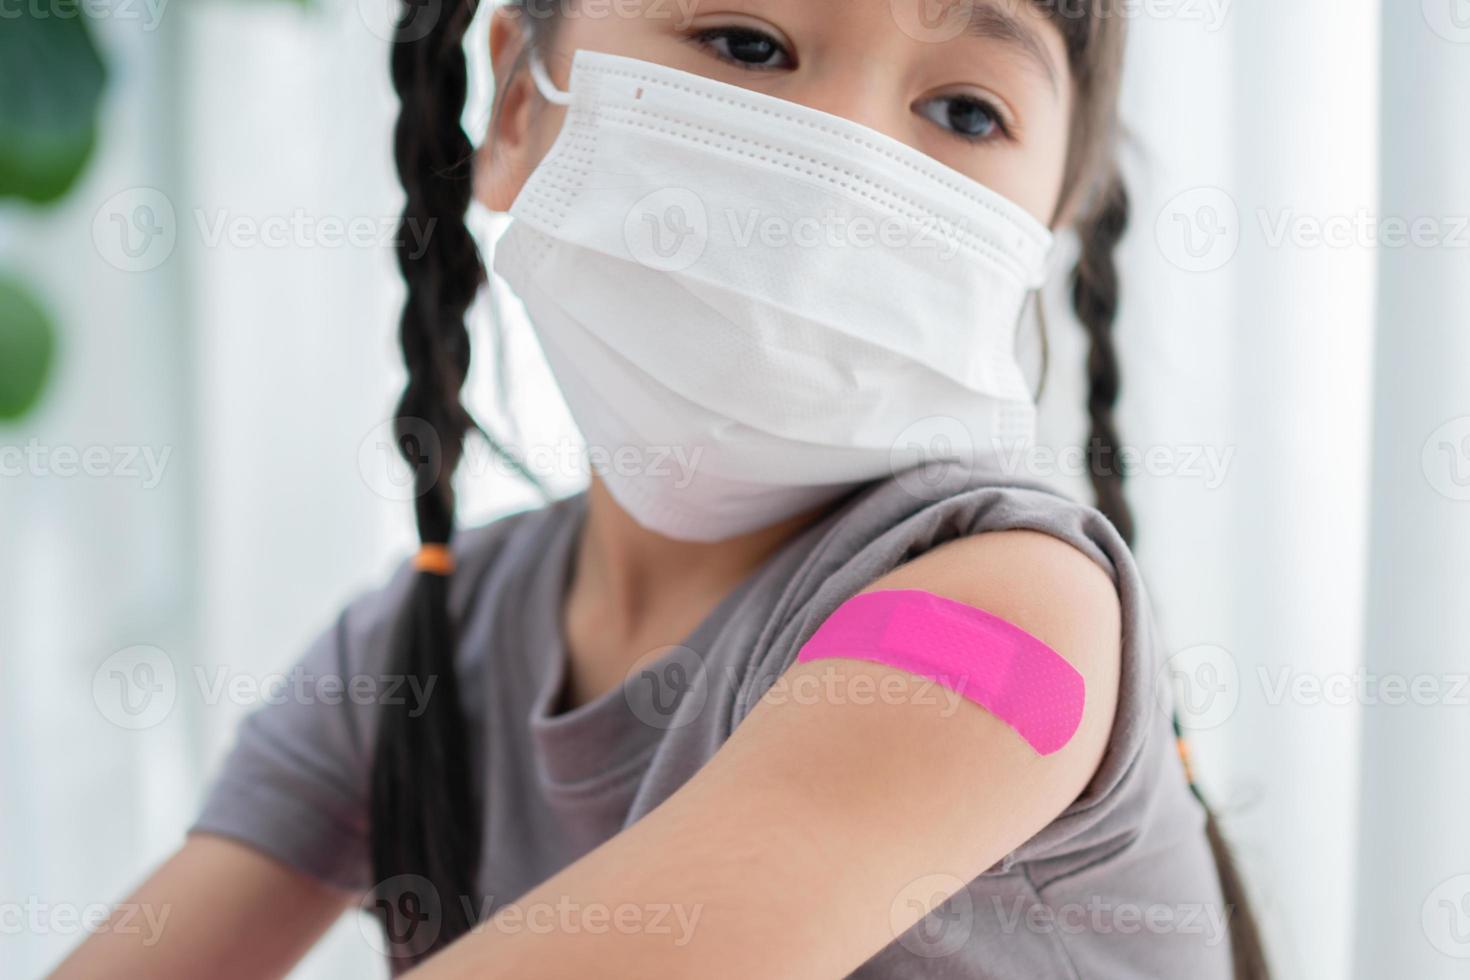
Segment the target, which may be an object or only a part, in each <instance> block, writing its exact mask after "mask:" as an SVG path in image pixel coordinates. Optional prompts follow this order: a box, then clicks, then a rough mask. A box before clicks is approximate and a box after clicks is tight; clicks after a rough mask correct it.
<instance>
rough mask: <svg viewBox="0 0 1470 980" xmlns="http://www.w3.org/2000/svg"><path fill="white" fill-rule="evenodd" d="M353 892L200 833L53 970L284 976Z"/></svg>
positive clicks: (179, 978) (80, 976)
mask: <svg viewBox="0 0 1470 980" xmlns="http://www.w3.org/2000/svg"><path fill="white" fill-rule="evenodd" d="M351 900H352V897H351V896H350V895H347V894H345V893H343V892H340V891H337V890H335V889H332V888H329V887H328V886H326V885H323V884H321V883H319V882H317V881H316V880H314V879H312V878H308V877H306V876H305V875H302V874H300V873H299V872H296V871H292V870H291V869H289V868H287V867H286V866H285V865H282V864H280V863H278V862H277V861H274V860H272V859H271V858H268V857H266V856H265V855H263V854H261V853H259V852H258V851H255V850H252V849H251V848H248V847H246V846H245V845H243V844H239V843H236V842H234V841H231V840H227V839H225V838H222V837H213V836H210V835H207V834H197V835H194V836H191V837H190V838H189V839H188V840H187V841H186V842H185V844H184V846H183V847H181V848H180V849H179V850H178V852H177V853H175V854H174V856H173V857H171V858H169V859H168V860H167V861H165V862H164V864H163V865H162V866H161V867H160V868H159V869H158V870H157V871H155V872H154V873H153V875H152V876H151V877H149V878H148V880H147V881H145V882H144V883H143V885H142V886H141V887H140V888H139V889H138V890H137V891H136V892H135V893H134V894H133V895H132V896H130V897H129V898H128V900H127V901H126V902H124V903H123V904H122V905H120V906H119V907H118V909H117V910H116V911H115V912H114V914H113V916H112V918H111V919H109V921H108V923H107V925H106V926H105V927H104V928H102V929H100V930H98V931H97V932H96V933H95V934H94V935H92V936H91V937H89V938H88V939H87V941H86V942H84V943H83V944H82V945H81V946H80V947H79V948H78V949H77V950H76V951H75V952H73V953H72V955H71V956H69V957H68V958H67V959H66V961H65V962H63V963H62V964H61V966H59V967H58V968H57V969H56V971H55V972H54V973H53V974H52V977H53V980H94V978H98V980H100V978H104V977H105V978H113V977H148V978H149V980H197V978H200V977H208V978H209V980H236V978H240V980H244V978H251V980H258V978H261V977H279V976H284V975H285V974H286V972H287V971H289V970H290V969H291V967H292V966H294V965H295V964H296V962H297V961H298V960H299V959H300V958H301V957H302V956H303V955H305V953H306V951H307V950H309V949H310V948H311V946H312V944H314V943H315V942H316V941H317V939H318V938H320V936H321V934H322V933H323V932H325V931H326V929H327V927H328V926H330V925H331V924H332V922H333V921H334V920H335V919H336V918H337V916H338V915H340V914H341V912H342V910H343V909H344V908H345V907H346V905H347V904H348V903H349V902H350V901H351Z"/></svg>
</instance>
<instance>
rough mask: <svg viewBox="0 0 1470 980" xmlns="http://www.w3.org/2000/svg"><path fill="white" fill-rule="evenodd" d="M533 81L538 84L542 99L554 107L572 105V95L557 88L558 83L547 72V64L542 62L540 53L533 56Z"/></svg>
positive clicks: (537, 87) (537, 88) (537, 89)
mask: <svg viewBox="0 0 1470 980" xmlns="http://www.w3.org/2000/svg"><path fill="white" fill-rule="evenodd" d="M531 80H532V81H533V82H535V83H536V91H538V92H540V93H541V97H542V98H543V99H545V100H546V101H547V102H550V103H551V104H552V105H560V106H569V105H571V104H572V93H570V92H563V91H562V90H561V89H559V88H557V87H556V83H555V82H553V81H552V80H551V76H550V75H549V74H547V72H546V62H544V61H542V60H541V52H539V51H537V52H534V53H532V55H531Z"/></svg>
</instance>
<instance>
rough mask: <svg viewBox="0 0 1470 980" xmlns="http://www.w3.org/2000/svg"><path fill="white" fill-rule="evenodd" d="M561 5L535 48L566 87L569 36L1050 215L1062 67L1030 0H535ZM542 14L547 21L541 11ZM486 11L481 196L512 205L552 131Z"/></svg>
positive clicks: (1063, 107) (1061, 118)
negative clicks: (822, 120) (800, 116)
mask: <svg viewBox="0 0 1470 980" xmlns="http://www.w3.org/2000/svg"><path fill="white" fill-rule="evenodd" d="M531 8H532V9H531V10H530V11H529V12H527V13H525V14H523V15H522V16H521V18H520V19H521V20H524V19H527V18H533V17H545V16H546V13H547V11H559V12H561V13H562V16H560V17H559V18H558V19H557V21H556V23H555V25H554V32H553V34H552V35H551V44H550V46H549V48H548V49H547V50H546V62H547V68H548V71H549V72H550V74H551V77H552V79H553V81H555V82H556V83H557V85H558V86H559V87H560V88H562V89H566V88H567V87H568V82H569V74H570V70H571V61H572V55H573V53H574V52H576V51H577V50H578V49H587V50H591V51H601V52H606V53H609V54H617V55H624V56H627V57H631V58H639V59H641V60H644V61H651V62H656V63H658V64H661V65H667V66H668V67H671V68H678V69H682V70H684V71H689V72H694V73H697V74H700V75H706V76H708V77H710V78H714V79H718V80H720V81H723V82H729V83H731V84H734V85H740V86H743V87H745V88H748V89H753V90H755V91H757V92H764V93H765V94H767V95H773V96H776V97H777V98H782V99H786V100H788V101H791V102H799V103H801V104H803V105H806V106H810V107H811V108H814V109H820V110H822V111H824V112H829V113H832V114H833V115H837V116H843V117H845V118H847V119H850V120H852V121H854V122H857V123H861V124H862V125H864V126H868V127H869V128H871V129H875V130H877V131H879V132H881V133H884V134H886V135H888V136H891V137H893V138H894V139H897V140H901V141H902V142H904V143H907V144H908V145H909V146H912V147H914V148H915V149H917V150H920V151H922V152H924V153H927V154H928V155H929V156H932V157H934V158H935V159H937V160H939V161H940V162H942V163H945V164H947V165H948V166H950V167H953V168H954V169H955V170H958V171H960V172H961V173H963V174H966V175H967V176H969V177H971V178H973V179H974V180H976V181H979V182H980V183H982V184H984V185H986V186H987V187H990V188H991V189H992V190H995V191H997V192H998V193H1000V194H1003V195H1005V196H1006V197H1008V198H1010V199H1011V200H1012V201H1014V202H1016V203H1017V204H1019V205H1021V206H1022V207H1024V208H1025V209H1026V210H1027V211H1029V212H1030V213H1031V214H1032V215H1034V216H1035V217H1036V218H1037V219H1039V220H1041V221H1043V222H1046V223H1048V224H1050V223H1052V222H1053V221H1054V219H1055V217H1056V214H1057V210H1058V206H1059V203H1060V197H1061V193H1062V177H1063V170H1064V167H1065V164H1066V155H1067V139H1068V133H1069V121H1070V118H1071V101H1072V95H1071V93H1072V83H1071V77H1070V74H1069V72H1068V67H1067V56H1066V48H1065V47H1064V45H1063V41H1062V36H1061V34H1060V32H1059V31H1058V30H1057V29H1056V28H1055V26H1053V24H1052V23H1051V22H1050V20H1049V19H1048V18H1047V16H1046V15H1045V14H1043V13H1042V12H1041V11H1040V10H1039V9H1038V8H1037V6H1035V5H1034V3H1032V2H1029V0H576V2H573V0H533V2H532V4H531ZM548 26H549V25H548ZM519 31H520V26H519V25H518V23H517V19H516V18H515V17H512V16H507V15H506V14H505V13H504V12H503V11H502V12H501V13H498V14H497V16H496V18H495V22H494V26H493V28H492V31H491V49H492V54H493V56H494V60H495V71H496V80H497V84H498V85H499V86H500V88H499V91H502V92H504V96H503V101H502V104H501V113H500V115H499V117H498V118H497V120H496V122H495V123H494V124H493V132H492V133H491V134H490V137H491V140H490V143H489V152H488V158H487V159H485V160H484V161H483V169H482V171H481V173H480V177H479V179H480V184H479V186H480V198H481V200H482V201H483V203H485V204H486V205H487V206H489V207H490V208H492V209H493V210H497V211H506V210H509V209H510V206H511V204H512V203H513V202H514V200H515V197H516V195H517V194H518V193H519V192H520V190H521V187H522V185H523V184H524V183H525V181H526V178H527V177H528V176H529V175H530V173H531V171H532V170H534V169H535V167H536V165H537V164H538V163H539V162H540V160H541V158H542V157H543V156H544V155H545V153H546V152H547V150H548V149H550V147H551V144H552V143H553V142H554V141H555V139H556V135H557V133H558V132H559V131H560V128H561V124H562V118H563V116H564V113H565V110H563V109H561V108H559V107H557V106H551V105H547V104H546V103H545V102H544V101H542V100H541V99H540V98H539V96H538V95H537V93H536V90H535V87H534V85H533V84H532V82H531V80H530V79H529V77H528V74H527V73H525V72H521V73H520V74H519V75H517V76H516V77H515V78H510V77H509V72H510V69H511V67H512V63H513V61H514V60H515V55H516V53H517V51H518V49H519V48H520V46H521V44H522V42H523V40H524V39H523V37H522V35H521V34H520V33H519Z"/></svg>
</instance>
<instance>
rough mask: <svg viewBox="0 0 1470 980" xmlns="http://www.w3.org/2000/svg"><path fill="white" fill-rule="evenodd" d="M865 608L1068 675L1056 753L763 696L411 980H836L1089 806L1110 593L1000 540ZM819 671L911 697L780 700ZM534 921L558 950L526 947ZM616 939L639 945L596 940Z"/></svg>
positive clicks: (1102, 710) (969, 711)
mask: <svg viewBox="0 0 1470 980" xmlns="http://www.w3.org/2000/svg"><path fill="white" fill-rule="evenodd" d="M871 589H874V590H876V589H923V590H927V591H930V592H933V593H936V594H938V595H941V596H944V597H946V598H950V599H954V600H956V601H959V602H964V603H968V604H970V605H973V606H976V607H979V608H983V609H984V610H986V611H987V612H989V613H991V614H993V615H996V616H999V617H1001V618H1003V619H1006V620H1008V621H1010V622H1011V623H1012V624H1014V625H1016V626H1018V627H1020V628H1021V629H1024V630H1026V631H1027V632H1029V633H1031V634H1033V635H1034V636H1036V637H1038V638H1039V639H1040V640H1042V641H1043V642H1044V643H1046V644H1047V645H1049V646H1050V647H1051V648H1052V649H1053V650H1055V651H1057V652H1058V653H1059V654H1060V655H1061V656H1063V657H1065V658H1066V659H1067V660H1068V661H1070V662H1071V663H1072V664H1073V666H1075V667H1076V668H1077V669H1078V671H1080V672H1081V674H1082V675H1083V677H1084V680H1085V684H1086V688H1087V699H1086V708H1085V712H1084V717H1083V720H1082V723H1081V726H1080V727H1079V729H1078V731H1077V733H1076V735H1075V736H1074V737H1073V739H1072V741H1071V742H1070V743H1068V745H1067V746H1066V747H1065V748H1063V749H1062V750H1061V751H1059V752H1057V753H1055V754H1053V755H1050V756H1047V757H1045V758H1043V757H1041V756H1038V755H1037V754H1036V753H1035V752H1033V751H1032V750H1031V748H1030V747H1029V746H1028V745H1027V744H1026V743H1025V742H1024V741H1023V740H1022V739H1021V737H1020V736H1019V735H1017V734H1016V733H1015V732H1014V731H1012V730H1011V729H1010V728H1008V727H1007V726H1006V725H1005V724H1004V723H1003V722H1001V721H1000V720H999V719H997V718H995V717H994V716H992V715H991V714H989V713H988V712H986V711H985V710H984V709H983V708H981V707H979V706H978V705H975V704H973V703H971V702H969V701H962V700H959V699H935V698H934V697H933V691H932V690H930V692H929V693H930V697H928V698H918V697H914V698H885V699H877V700H875V699H874V698H872V697H867V698H857V697H852V698H846V697H830V696H823V697H819V698H810V697H808V698H798V697H777V696H775V690H780V689H782V688H781V687H780V686H779V685H778V688H777V689H774V690H773V692H772V694H768V695H767V696H766V698H764V699H763V700H762V701H761V703H759V704H758V705H756V707H755V708H754V709H753V710H752V712H751V714H750V715H749V717H748V718H747V719H746V720H745V721H744V722H743V723H741V724H740V725H739V726H738V728H737V729H736V731H735V732H734V734H733V735H732V737H731V738H730V739H729V741H728V742H726V744H725V745H724V746H723V747H722V748H721V749H720V751H719V752H718V753H716V755H715V757H714V758H713V759H712V760H711V761H710V763H709V764H708V765H706V766H705V767H704V768H703V769H702V770H700V771H699V773H697V774H696V775H695V776H694V777H693V778H692V779H691V780H690V781H689V782H688V783H687V784H686V785H685V786H684V787H683V788H681V789H680V790H679V791H678V792H677V793H675V794H674V795H673V796H672V797H670V798H669V799H668V800H667V801H665V802H664V803H663V804H662V805H661V806H659V807H657V808H656V809H655V810H653V811H652V812H651V813H650V814H648V815H647V816H646V817H645V818H644V819H642V820H640V821H639V822H637V823H636V824H634V825H633V826H632V827H630V828H628V829H627V830H625V831H624V832H623V833H621V834H619V835H618V836H617V837H616V838H614V839H613V840H611V841H609V842H608V843H606V844H604V845H603V846H602V847H600V848H598V849H597V850H595V851H593V852H592V853H591V854H589V855H587V856H586V857H584V858H583V859H582V860H580V861H578V862H577V863H575V864H573V865H572V866H571V867H569V868H567V869H565V870H564V871H562V872H561V873H560V874H558V875H556V876H555V877H553V878H552V879H550V880H549V881H547V882H545V883H544V884H542V885H541V886H540V887H538V888H536V889H535V890H533V891H532V892H531V893H529V894H528V895H525V896H523V897H522V898H521V899H520V900H518V901H517V902H516V903H515V904H514V905H513V906H512V907H510V908H509V909H504V910H502V911H501V912H500V913H499V914H497V915H496V916H495V918H494V919H492V920H491V921H490V922H489V923H488V924H487V925H485V926H484V927H482V928H481V929H480V930H478V931H477V932H476V933H474V934H472V935H471V936H469V937H466V938H464V939H462V940H460V941H459V942H458V943H456V944H454V945H452V946H451V947H449V949H447V950H446V951H445V952H444V953H442V954H440V955H439V956H436V957H434V958H433V959H431V960H430V961H428V962H427V963H426V964H425V965H424V966H422V967H420V969H419V970H418V971H417V972H415V973H414V974H413V976H415V977H420V978H422V980H452V978H470V977H475V978H496V977H514V978H517V980H525V978H538V977H565V976H591V975H615V976H637V977H645V978H652V980H659V978H673V977H690V976H698V977H701V978H714V980H719V978H726V977H728V978H732V980H733V978H747V977H751V976H761V977H793V978H804V980H809V978H822V977H833V978H836V977H841V976H845V975H847V974H848V973H849V972H851V971H852V970H854V969H856V968H857V967H858V966H860V965H861V964H862V963H863V962H864V961H865V960H867V959H868V958H869V957H870V956H871V955H872V954H874V953H876V952H877V951H878V950H880V949H881V948H883V947H884V946H886V945H888V944H889V943H890V942H892V941H893V940H894V939H895V938H896V937H897V936H898V935H900V934H901V933H902V932H903V931H905V930H906V929H907V928H908V927H909V926H910V925H912V924H913V923H914V922H916V921H918V919H919V918H920V917H921V916H922V914H923V913H924V912H925V911H926V910H927V908H928V907H932V904H931V903H932V902H933V901H935V900H936V898H935V895H934V888H933V887H931V886H928V885H927V883H926V887H925V888H924V889H922V890H915V889H912V888H910V886H912V885H913V884H914V883H915V882H916V881H917V880H918V879H922V878H925V877H926V876H932V875H936V874H938V875H944V876H946V877H945V878H943V879H941V880H942V881H945V882H949V883H950V884H951V885H952V887H953V888H958V887H960V886H961V884H962V883H963V882H967V881H969V880H970V879H972V878H974V877H975V876H976V875H978V874H980V873H982V872H983V871H985V870H986V869H987V868H989V867H991V866H992V865H994V864H995V863H996V862H997V861H999V860H1000V859H1001V858H1003V857H1004V856H1005V855H1006V854H1008V853H1009V852H1011V851H1012V850H1014V849H1015V848H1017V847H1018V846H1020V845H1021V844H1023V843H1024V842H1025V841H1026V840H1028V839H1029V838H1030V837H1032V836H1033V835H1034V834H1035V833H1036V832H1038V831H1039V830H1041V829H1042V828H1043V827H1045V826H1046V825H1047V824H1048V823H1050V822H1051V821H1052V820H1053V819H1054V818H1055V817H1056V816H1057V815H1059V814H1060V813H1061V812H1062V811H1063V810H1065V809H1066V807H1067V806H1068V805H1069V804H1070V803H1071V802H1072V801H1073V800H1074V799H1076V798H1077V797H1078V796H1079V795H1080V794H1081V792H1082V790H1083V789H1084V788H1085V787H1086V785H1087V783H1088V782H1089V780H1090V779H1091V777H1092V774H1093V772H1094V771H1095V770H1096V768H1097V765H1098V763H1099V761H1100V760H1101V758H1102V755H1103V752H1104V749H1105V748H1106V745H1107V742H1108V737H1109V733H1110V731H1111V727H1112V718H1113V713H1114V710H1115V707H1116V702H1117V690H1118V677H1119V669H1120V663H1119V661H1120V646H1121V635H1120V634H1121V627H1120V612H1119V604H1118V598H1117V593H1116V590H1115V588H1114V586H1113V583H1112V581H1111V580H1110V578H1109V577H1108V576H1107V575H1106V573H1104V572H1103V571H1102V570H1101V569H1100V568H1099V567H1098V566H1097V565H1096V564H1095V563H1093V562H1092V561H1091V560H1090V559H1088V558H1087V557H1086V556H1084V555H1082V554H1081V553H1080V552H1078V551H1076V550H1074V549H1072V548H1071V547H1069V546H1068V545H1066V544H1064V543H1062V542H1060V541H1058V540H1056V539H1053V538H1051V537H1049V536H1046V535H1042V534H1037V533H1031V532H1005V533H995V534H988V535H981V536H975V537H971V538H966V539H962V540H959V541H956V542H953V543H951V544H947V545H945V546H943V547H940V548H938V549H935V550H934V551H932V552H930V553H928V554H926V555H924V556H923V557H921V558H919V559H917V560H915V561H914V562H912V563H910V564H909V565H906V566H904V567H902V568H900V569H897V570H896V571H894V572H893V573H892V574H890V575H887V576H885V577H884V578H883V579H881V580H879V581H877V582H874V583H873V584H872V586H871ZM823 671H828V672H834V673H835V677H836V679H837V681H838V687H837V688H836V689H837V690H842V689H843V685H845V684H854V685H856V684H857V683H860V682H861V683H866V684H867V685H868V687H867V688H866V689H867V690H868V691H869V693H870V694H871V691H872V690H873V687H872V684H873V681H875V680H877V681H879V682H880V683H884V684H888V683H892V682H894V681H896V680H898V679H899V678H902V679H903V682H904V683H906V684H908V683H912V684H915V685H916V684H918V681H917V680H916V679H914V678H911V677H910V675H907V674H900V673H899V672H898V671H895V670H893V669H892V668H888V667H884V666H880V665H875V664H869V663H863V662H859V661H853V660H829V661H819V662H815V663H809V664H802V665H798V666H795V667H793V668H792V669H791V670H790V671H789V672H788V674H787V675H786V676H785V679H787V680H794V679H798V678H800V677H801V676H803V675H805V674H809V673H814V672H823ZM832 677H833V674H832V673H829V674H826V675H824V677H823V679H822V681H821V684H822V686H821V687H820V688H819V690H822V691H831V690H833V686H832V684H831V680H832ZM796 689H797V688H796V687H795V686H792V687H790V688H786V690H796ZM852 689H853V690H854V691H855V690H856V689H857V688H856V686H854V687H853V688H852ZM880 689H881V688H880ZM906 689H908V690H913V691H917V690H919V689H918V688H917V687H908V688H906ZM936 700H938V701H939V702H941V703H938V704H936V703H935V701H936ZM906 889H909V890H908V891H907V892H906V891H905V890H906ZM916 891H917V893H916ZM939 897H940V898H942V897H943V896H939ZM915 899H917V900H918V901H917V902H916V901H914V900H915ZM920 903H922V905H921V904H920ZM559 909H570V910H572V911H571V914H570V915H571V917H570V918H568V917H567V916H566V915H561V916H560V917H557V916H558V913H557V910H559ZM670 909H672V910H673V912H672V914H666V913H669V910H670ZM619 910H622V912H621V914H623V915H625V916H628V917H629V918H627V919H624V920H619V919H618V918H617V915H618V914H619ZM629 910H631V911H629ZM537 915H540V916H541V917H542V918H541V920H540V921H542V922H543V923H544V922H547V921H551V922H556V923H558V928H556V929H554V930H552V931H550V932H548V931H547V930H545V929H542V930H534V929H531V928H528V926H527V923H530V922H535V921H537V920H536V919H534V918H532V917H533V916H537ZM582 916H585V918H583V917H582ZM518 917H519V918H518ZM594 917H596V920H595V921H597V922H600V923H601V927H600V928H594ZM619 921H623V922H625V923H628V922H642V923H643V924H644V925H646V928H631V927H628V926H626V925H625V927H623V928H616V927H612V926H610V925H609V923H617V922H619ZM568 923H570V926H569V925H568Z"/></svg>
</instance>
